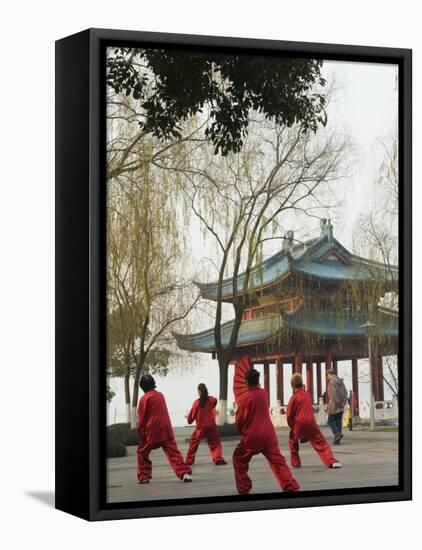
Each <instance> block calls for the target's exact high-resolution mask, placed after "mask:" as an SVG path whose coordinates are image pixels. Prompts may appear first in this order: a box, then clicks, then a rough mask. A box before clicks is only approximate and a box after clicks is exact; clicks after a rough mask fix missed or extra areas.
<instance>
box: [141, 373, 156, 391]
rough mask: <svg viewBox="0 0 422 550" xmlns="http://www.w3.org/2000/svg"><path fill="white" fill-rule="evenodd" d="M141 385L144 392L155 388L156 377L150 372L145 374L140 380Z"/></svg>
mask: <svg viewBox="0 0 422 550" xmlns="http://www.w3.org/2000/svg"><path fill="white" fill-rule="evenodd" d="M139 387H140V388H141V390H142V391H143V392H144V393H146V392H147V391H151V390H153V389H155V380H154V378H153V377H152V376H151V375H150V374H144V375H143V376H141V379H140V381H139Z"/></svg>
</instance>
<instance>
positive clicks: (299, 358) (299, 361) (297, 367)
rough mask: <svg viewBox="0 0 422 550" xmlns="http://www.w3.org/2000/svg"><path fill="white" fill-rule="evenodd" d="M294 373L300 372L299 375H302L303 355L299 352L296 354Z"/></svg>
mask: <svg viewBox="0 0 422 550" xmlns="http://www.w3.org/2000/svg"><path fill="white" fill-rule="evenodd" d="M293 372H298V373H299V374H302V354H301V353H299V352H298V351H296V352H295V359H294V365H293Z"/></svg>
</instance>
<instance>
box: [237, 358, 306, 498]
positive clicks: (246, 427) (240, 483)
mask: <svg viewBox="0 0 422 550" xmlns="http://www.w3.org/2000/svg"><path fill="white" fill-rule="evenodd" d="M246 382H247V384H248V390H249V391H248V392H247V393H246V394H245V396H244V397H242V399H241V401H240V403H239V408H238V410H237V412H236V425H237V429H238V430H239V432H240V433H241V434H242V439H241V440H240V443H239V444H238V445H237V447H236V449H235V450H234V453H233V467H234V474H235V480H236V487H237V491H238V493H239V494H241V495H242V494H247V493H249V492H250V490H251V489H252V481H251V479H250V477H249V476H248V469H249V462H250V460H251V458H252V457H253V456H254V455H256V454H259V453H262V454H263V455H264V456H265V458H266V459H267V460H268V463H269V465H270V467H271V470H272V472H273V474H274V476H275V477H276V479H277V481H278V483H279V484H280V486H281V488H282V489H283V491H288V492H293V491H299V483H298V482H297V481H296V480H295V478H294V477H293V475H292V473H291V471H290V468H289V467H288V466H287V464H286V461H285V459H284V457H283V455H282V454H281V453H280V449H279V446H278V440H277V435H276V433H275V429H274V426H273V423H272V422H271V418H270V413H269V403H268V397H267V392H266V391H265V390H263V389H261V388H260V387H259V372H258V371H257V370H255V369H250V370H249V371H248V372H247V373H246Z"/></svg>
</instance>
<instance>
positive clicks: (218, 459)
mask: <svg viewBox="0 0 422 550" xmlns="http://www.w3.org/2000/svg"><path fill="white" fill-rule="evenodd" d="M198 395H199V399H197V400H196V401H194V403H193V405H192V408H191V410H190V412H189V414H188V416H187V417H186V418H187V420H188V424H192V422H194V421H196V430H195V431H194V432H193V434H192V437H191V440H190V445H189V449H188V454H187V455H186V464H189V465H191V464H193V463H194V462H195V455H196V451H197V450H198V447H199V444H200V442H201V439H204V438H205V439H206V440H207V443H208V447H209V448H210V451H211V457H212V460H213V462H214V464H215V465H216V466H220V465H222V464H227V462H226V461H225V460H224V458H223V455H222V454H221V452H222V449H221V441H220V434H219V433H218V430H217V426H216V424H215V417H216V415H217V412H216V410H215V406H216V405H217V399H216V398H215V397H213V396H212V395H208V390H207V387H206V385H205V384H199V386H198Z"/></svg>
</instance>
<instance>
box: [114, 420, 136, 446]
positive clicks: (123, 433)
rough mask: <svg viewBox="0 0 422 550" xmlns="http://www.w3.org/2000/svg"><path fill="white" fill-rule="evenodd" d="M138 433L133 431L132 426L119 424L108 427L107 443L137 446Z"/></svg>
mask: <svg viewBox="0 0 422 550" xmlns="http://www.w3.org/2000/svg"><path fill="white" fill-rule="evenodd" d="M138 440H139V437H138V432H137V430H136V429H133V430H132V429H131V428H130V424H126V423H119V424H111V426H107V443H109V442H114V443H121V444H123V445H125V446H126V445H137V444H138Z"/></svg>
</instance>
